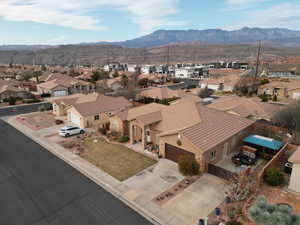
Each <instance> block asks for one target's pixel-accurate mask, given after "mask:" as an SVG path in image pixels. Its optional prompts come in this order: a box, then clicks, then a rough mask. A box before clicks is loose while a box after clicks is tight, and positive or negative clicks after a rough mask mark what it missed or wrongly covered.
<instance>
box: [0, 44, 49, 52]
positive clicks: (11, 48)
mask: <svg viewBox="0 0 300 225" xmlns="http://www.w3.org/2000/svg"><path fill="white" fill-rule="evenodd" d="M51 47H52V46H50V45H0V51H38V50H41V49H46V48H51Z"/></svg>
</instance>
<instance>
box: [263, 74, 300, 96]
mask: <svg viewBox="0 0 300 225" xmlns="http://www.w3.org/2000/svg"><path fill="white" fill-rule="evenodd" d="M263 94H266V95H269V96H271V97H274V96H275V95H276V96H277V97H278V98H279V99H286V98H289V99H295V100H297V99H300V80H299V79H281V80H271V82H270V83H268V84H265V85H262V86H260V87H259V88H258V95H263Z"/></svg>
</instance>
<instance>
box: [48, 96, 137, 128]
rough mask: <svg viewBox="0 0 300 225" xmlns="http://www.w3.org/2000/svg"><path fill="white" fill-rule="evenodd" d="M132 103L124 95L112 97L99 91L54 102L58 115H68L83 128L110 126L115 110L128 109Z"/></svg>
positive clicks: (54, 109) (70, 120) (68, 117)
mask: <svg viewBox="0 0 300 225" xmlns="http://www.w3.org/2000/svg"><path fill="white" fill-rule="evenodd" d="M131 106H132V104H131V103H130V102H129V101H128V100H127V99H125V98H124V97H111V96H106V95H103V94H99V93H92V94H75V95H71V96H67V97H64V98H61V99H58V100H55V101H54V102H53V113H54V114H55V115H56V116H67V120H68V121H69V122H71V123H73V124H76V125H78V126H79V127H81V128H86V127H92V126H98V127H101V126H102V127H107V128H109V122H110V120H109V118H110V117H111V116H113V115H114V113H115V112H117V111H119V110H121V109H123V110H125V109H128V108H130V107H131Z"/></svg>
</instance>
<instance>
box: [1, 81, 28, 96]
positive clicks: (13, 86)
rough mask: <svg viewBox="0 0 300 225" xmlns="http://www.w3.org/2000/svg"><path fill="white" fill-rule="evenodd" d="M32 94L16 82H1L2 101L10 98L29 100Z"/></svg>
mask: <svg viewBox="0 0 300 225" xmlns="http://www.w3.org/2000/svg"><path fill="white" fill-rule="evenodd" d="M30 96H31V94H30V92H28V91H27V90H26V89H25V88H24V87H22V85H21V84H20V83H19V82H17V81H14V80H0V101H1V100H4V99H7V98H9V97H15V98H16V97H18V98H28V97H30Z"/></svg>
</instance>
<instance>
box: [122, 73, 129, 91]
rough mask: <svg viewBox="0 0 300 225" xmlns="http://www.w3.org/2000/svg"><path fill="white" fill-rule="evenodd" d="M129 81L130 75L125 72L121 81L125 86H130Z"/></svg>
mask: <svg viewBox="0 0 300 225" xmlns="http://www.w3.org/2000/svg"><path fill="white" fill-rule="evenodd" d="M128 81H129V80H128V77H127V76H126V75H125V74H123V75H122V77H121V81H120V82H121V85H122V87H123V88H127V87H128Z"/></svg>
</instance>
